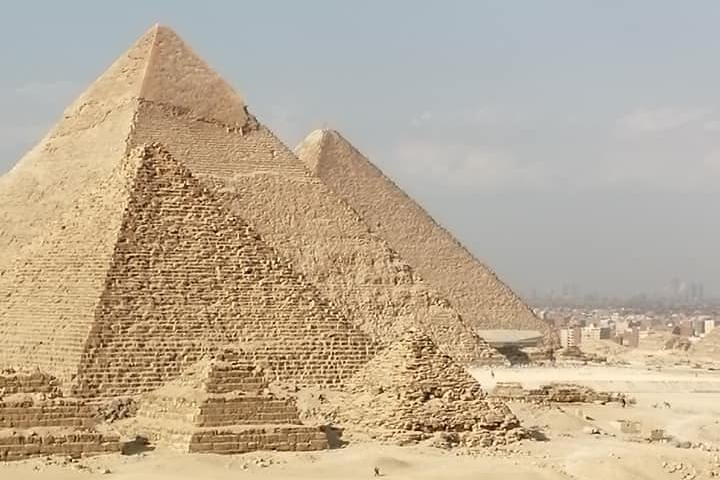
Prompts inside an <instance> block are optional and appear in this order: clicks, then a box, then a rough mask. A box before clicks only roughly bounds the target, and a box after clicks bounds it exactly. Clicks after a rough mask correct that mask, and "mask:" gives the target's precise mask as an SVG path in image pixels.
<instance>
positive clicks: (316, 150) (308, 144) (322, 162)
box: [295, 128, 359, 173]
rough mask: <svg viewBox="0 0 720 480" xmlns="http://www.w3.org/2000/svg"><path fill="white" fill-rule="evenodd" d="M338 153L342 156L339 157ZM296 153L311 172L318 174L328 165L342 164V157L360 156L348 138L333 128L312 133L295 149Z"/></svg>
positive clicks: (319, 129) (320, 129)
mask: <svg viewBox="0 0 720 480" xmlns="http://www.w3.org/2000/svg"><path fill="white" fill-rule="evenodd" d="M331 151H332V153H331ZM338 152H341V154H340V155H337V153H338ZM295 153H296V154H297V156H298V158H300V160H302V162H303V163H305V165H306V166H307V167H308V168H310V170H311V171H313V172H316V173H317V171H318V169H320V168H323V166H326V165H328V164H331V163H332V164H334V163H336V162H341V163H342V158H340V157H343V158H344V157H345V156H354V155H355V154H356V153H357V154H359V152H358V151H357V149H356V148H355V147H354V146H353V145H352V143H350V141H349V140H348V139H347V138H345V137H344V136H343V135H342V134H341V133H340V132H339V131H337V130H335V129H332V128H318V129H316V130H313V131H312V132H310V133H309V134H308V136H307V137H305V139H304V140H303V141H302V142H301V143H300V144H299V145H298V146H297V147H296V148H295Z"/></svg>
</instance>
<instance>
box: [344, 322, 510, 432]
mask: <svg viewBox="0 0 720 480" xmlns="http://www.w3.org/2000/svg"><path fill="white" fill-rule="evenodd" d="M347 392H348V393H347V395H346V396H340V397H338V398H336V399H335V400H334V402H335V412H334V414H335V417H336V419H337V421H338V422H339V424H340V425H343V426H356V427H359V428H360V429H361V430H365V431H367V432H370V433H372V434H376V435H378V436H380V437H385V438H388V439H392V438H403V437H405V438H414V439H416V440H420V439H423V438H428V436H430V435H432V434H434V433H437V432H446V433H447V432H453V433H471V434H473V435H474V436H475V439H474V441H477V442H478V443H482V444H485V445H490V444H494V443H506V442H508V441H512V440H514V439H516V438H517V436H518V435H519V436H522V435H523V434H524V432H523V431H522V430H521V429H520V422H519V420H518V419H517V418H516V417H515V415H513V413H512V412H511V411H510V409H509V408H508V407H507V406H506V405H505V404H504V403H503V402H502V401H497V400H494V399H488V398H486V394H485V392H484V391H483V390H482V388H481V386H480V384H479V383H478V382H477V381H476V380H475V379H474V378H473V377H471V376H470V375H469V374H468V373H467V372H466V371H465V369H463V368H462V367H461V366H459V365H458V364H456V363H455V362H454V361H453V360H452V359H451V358H450V357H449V356H447V355H445V354H443V353H441V352H440V351H438V349H437V347H436V346H435V344H433V342H432V340H431V339H430V338H429V337H428V336H427V335H425V334H423V333H421V332H418V331H413V330H411V331H409V332H407V333H406V334H405V335H404V336H403V337H402V338H401V339H400V340H398V341H396V342H394V343H393V344H392V345H390V346H389V347H388V348H386V349H385V350H383V351H382V352H380V353H379V354H378V355H377V356H375V357H374V358H373V359H372V360H370V362H368V364H366V365H365V366H364V367H363V368H362V369H361V370H360V371H359V372H358V373H356V374H355V375H354V376H353V377H351V379H350V380H349V381H348V383H347Z"/></svg>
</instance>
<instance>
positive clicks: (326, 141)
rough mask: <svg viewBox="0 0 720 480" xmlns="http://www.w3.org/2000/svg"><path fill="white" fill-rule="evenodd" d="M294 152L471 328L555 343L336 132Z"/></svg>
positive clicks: (313, 137)
mask: <svg viewBox="0 0 720 480" xmlns="http://www.w3.org/2000/svg"><path fill="white" fill-rule="evenodd" d="M296 152H297V154H298V156H299V157H300V159H301V160H302V161H303V162H304V163H305V165H307V166H308V168H310V170H312V171H313V172H314V173H315V175H317V176H318V177H319V178H320V179H321V180H322V181H323V182H324V183H325V184H326V185H327V186H328V187H330V188H331V189H332V190H333V191H334V192H335V193H336V194H337V195H339V196H340V197H342V199H343V200H345V201H346V202H347V203H348V205H350V206H351V207H352V208H353V209H354V210H355V211H356V212H358V214H359V215H360V216H361V217H362V218H363V219H364V220H365V222H366V223H367V224H368V225H371V226H372V228H373V229H374V230H375V231H376V232H377V233H378V234H379V235H380V236H382V237H383V238H384V239H385V240H386V241H387V242H388V244H389V245H390V247H391V248H392V249H393V250H395V251H397V252H398V253H399V254H400V256H401V257H402V258H404V259H405V260H406V261H407V262H408V264H409V265H410V266H412V267H413V268H414V269H415V271H416V272H417V273H418V274H420V275H421V276H422V278H423V279H425V280H426V281H427V282H428V284H430V285H431V286H432V287H433V288H435V289H437V291H438V292H440V295H442V296H443V297H445V298H447V299H449V300H450V302H451V303H452V305H453V306H454V307H455V308H457V310H458V311H459V312H460V314H461V315H462V316H463V318H464V319H465V321H467V322H469V323H470V324H471V325H473V327H475V328H476V329H478V330H482V329H519V330H538V331H541V332H544V333H545V334H546V336H547V338H548V340H549V341H551V342H552V343H556V341H557V339H556V338H555V337H556V335H555V333H554V332H553V331H552V329H551V326H550V325H549V324H548V323H546V322H544V321H542V320H540V319H539V318H537V317H536V316H535V314H533V312H532V310H531V309H530V308H529V307H528V306H527V305H526V304H525V303H523V301H522V300H521V299H520V298H519V297H518V296H517V295H516V294H515V293H513V291H512V290H511V289H510V288H509V287H508V286H507V285H505V284H504V283H503V282H502V281H501V280H500V279H499V278H498V277H497V275H495V273H494V272H493V271H492V270H491V269H490V268H489V267H487V266H486V265H484V264H482V263H481V262H480V261H478V260H477V259H476V258H475V257H474V256H473V255H472V254H471V253H470V252H469V251H468V250H467V249H466V248H465V247H463V246H462V244H460V242H459V241H458V240H457V239H455V237H453V236H452V235H451V234H450V233H449V232H448V231H447V230H445V229H444V228H443V227H442V226H440V225H439V224H438V223H437V222H436V221H435V220H434V219H433V218H432V217H430V215H428V213H427V212H426V211H425V210H424V209H423V208H422V207H421V206H420V205H419V204H418V203H417V202H415V201H414V200H413V199H412V198H410V197H409V196H408V195H407V194H406V193H405V192H403V191H402V190H401V189H400V188H399V187H398V186H397V185H395V184H394V183H393V182H392V181H391V180H390V179H389V178H387V177H386V176H385V175H384V174H383V173H382V172H381V171H380V170H379V169H378V168H377V167H375V165H373V164H372V163H370V161H369V160H368V159H367V158H366V157H365V156H363V155H362V154H361V153H360V152H359V151H358V150H357V149H355V148H354V147H353V146H352V145H351V144H350V143H349V142H348V141H347V140H346V139H345V138H343V137H342V135H340V134H339V133H338V132H336V131H333V130H316V131H314V132H312V133H311V134H310V135H308V137H307V138H306V139H305V140H304V141H303V142H302V143H301V144H300V145H299V146H298V148H297V149H296Z"/></svg>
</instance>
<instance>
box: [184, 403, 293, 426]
mask: <svg viewBox="0 0 720 480" xmlns="http://www.w3.org/2000/svg"><path fill="white" fill-rule="evenodd" d="M268 423H286V424H299V423H300V419H299V417H298V414H297V410H296V409H295V405H294V403H293V402H292V401H291V400H287V399H268V398H264V397H259V396H258V397H253V396H243V397H237V398H222V397H215V398H209V399H207V400H206V401H205V402H204V403H203V404H202V406H201V407H200V411H199V413H198V417H197V425H198V426H200V427H222V426H227V425H264V424H268Z"/></svg>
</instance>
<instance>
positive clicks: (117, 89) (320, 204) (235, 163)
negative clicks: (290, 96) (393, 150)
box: [0, 26, 493, 363]
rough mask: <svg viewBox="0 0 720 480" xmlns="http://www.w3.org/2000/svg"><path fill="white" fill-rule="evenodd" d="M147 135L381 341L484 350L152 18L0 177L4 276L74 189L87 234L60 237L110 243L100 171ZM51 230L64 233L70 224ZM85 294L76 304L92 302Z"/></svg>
mask: <svg viewBox="0 0 720 480" xmlns="http://www.w3.org/2000/svg"><path fill="white" fill-rule="evenodd" d="M153 143H160V144H162V145H163V147H164V148H166V149H167V150H168V151H169V153H170V154H171V155H172V156H173V157H174V158H175V159H176V160H177V161H178V162H179V163H181V164H182V165H184V167H186V168H187V169H188V170H189V171H190V173H191V174H192V175H193V176H194V177H195V178H196V179H198V180H199V181H200V183H201V184H202V186H203V188H208V189H210V190H212V191H214V192H215V194H216V195H217V197H218V199H219V201H221V202H222V203H223V206H224V207H225V208H227V209H228V211H230V212H232V213H234V214H236V215H237V216H238V217H240V218H243V219H245V220H247V221H248V223H249V224H250V225H252V226H253V227H254V228H255V229H256V230H257V232H258V234H260V235H261V236H262V237H263V239H264V240H266V241H267V243H268V244H270V245H271V246H272V247H273V248H274V249H275V250H276V251H277V253H278V254H279V256H280V257H282V258H285V259H287V260H288V261H289V262H290V263H291V265H292V266H293V268H294V269H295V271H297V272H299V273H301V274H303V275H304V276H305V277H306V279H307V280H308V281H309V282H311V283H314V284H316V285H317V286H318V287H319V288H320V289H321V291H322V292H323V294H324V296H325V297H326V298H328V299H329V300H330V301H332V302H333V303H334V304H335V305H336V306H337V308H338V309H339V310H340V313H342V314H343V315H344V316H345V317H346V318H348V319H350V320H351V321H352V322H353V323H355V324H357V325H359V326H360V327H361V328H362V329H363V330H364V331H365V332H366V333H368V334H369V335H370V336H371V337H372V338H373V339H374V340H376V341H379V342H380V343H387V342H388V341H390V340H392V339H393V338H397V336H398V335H399V334H400V333H401V332H402V331H404V330H405V329H406V328H408V326H411V325H420V326H422V328H423V329H424V330H425V331H427V332H428V333H429V334H430V335H431V336H432V337H433V340H434V341H436V342H437V343H438V345H440V347H441V348H443V349H444V350H445V351H447V352H448V353H450V354H452V355H453V356H454V357H455V358H457V359H458V360H459V361H462V362H464V363H471V362H473V361H477V360H478V359H482V358H486V357H488V356H492V354H493V351H492V350H491V349H489V347H488V346H487V344H486V343H484V342H483V341H482V340H481V339H480V338H479V337H478V336H477V335H476V334H475V333H474V332H473V330H472V329H471V328H470V326H469V325H467V324H466V323H465V322H464V320H463V319H462V318H461V317H460V316H459V314H458V313H457V311H456V310H455V309H454V308H453V307H452V306H451V305H450V304H449V303H448V301H447V300H446V299H445V298H444V297H442V296H440V295H438V294H437V293H436V292H435V291H433V290H432V289H430V288H429V287H428V285H427V284H426V283H425V282H424V281H423V280H422V279H420V278H419V277H418V275H417V274H416V273H415V272H414V271H413V270H412V269H411V268H410V267H409V266H408V264H407V263H405V262H404V261H403V260H402V258H400V257H399V256H398V255H397V253H396V252H394V251H393V250H392V249H391V248H390V247H389V246H388V245H387V244H386V243H385V241H384V240H383V239H382V238H381V237H379V236H377V235H374V234H373V233H372V232H371V231H370V229H369V228H368V226H367V225H366V224H365V223H364V222H363V221H362V219H361V218H360V217H358V216H357V214H356V213H355V212H354V211H353V210H352V209H351V208H350V207H348V206H347V205H346V204H345V202H344V201H343V200H341V199H340V198H338V197H337V196H336V195H334V194H333V193H332V191H331V190H330V189H329V188H327V187H326V186H325V185H323V183H322V182H321V181H320V180H319V179H317V178H315V177H314V176H313V175H311V174H310V173H309V172H308V171H307V169H306V167H305V166H304V165H303V164H302V162H301V161H300V160H299V159H297V157H295V156H294V154H293V153H292V152H291V151H290V150H289V149H288V148H287V147H285V146H284V145H283V144H282V143H281V142H280V141H279V140H278V139H277V138H276V137H275V136H274V135H273V134H272V133H271V132H270V131H269V130H268V129H267V128H265V127H264V126H262V125H261V124H260V123H258V122H257V120H256V119H255V118H254V117H253V116H252V115H250V114H249V113H248V111H247V108H246V106H245V104H244V102H243V100H242V99H241V98H240V97H239V96H238V95H237V94H236V93H235V92H234V91H233V90H232V88H231V87H230V86H228V85H227V83H225V82H224V81H223V80H222V79H221V78H220V77H219V76H218V75H217V74H216V73H215V72H213V71H212V70H211V69H210V68H209V67H208V66H207V65H206V64H205V63H204V62H203V61H202V60H201V59H199V58H198V57H197V56H196V55H195V54H194V53H193V52H192V51H191V50H190V49H189V48H188V47H187V45H185V44H184V43H183V42H182V41H181V40H180V39H179V38H178V37H177V36H176V35H175V34H174V33H173V32H172V31H171V30H169V29H167V28H164V27H159V26H156V27H154V28H152V29H151V30H150V31H149V32H147V33H146V34H145V35H144V36H143V37H142V38H141V39H140V40H139V41H138V42H137V43H136V44H135V45H134V46H133V47H132V48H131V49H130V50H129V51H128V52H126V53H125V54H124V55H123V56H121V57H120V58H119V59H118V60H117V61H116V62H115V63H114V64H113V65H112V66H111V67H110V68H109V69H108V70H107V71H106V72H105V73H104V74H103V75H102V76H101V77H100V78H99V79H98V80H97V81H96V82H95V83H94V84H93V85H92V86H91V87H90V88H89V89H88V91H87V92H86V93H85V94H83V95H82V96H81V98H80V99H78V100H77V101H76V102H75V103H74V104H73V105H72V106H71V107H70V108H69V109H68V110H67V111H66V113H65V118H64V119H63V120H62V121H61V122H60V124H59V125H58V126H57V127H56V128H55V129H54V130H53V131H52V132H50V134H49V135H48V136H47V137H46V138H45V139H44V140H43V141H42V142H41V143H40V144H39V145H38V146H37V147H36V148H34V149H33V150H32V151H31V152H30V153H29V154H28V155H27V156H26V157H25V158H23V159H22V160H21V162H20V163H19V164H18V165H17V166H16V167H15V168H14V169H13V170H12V171H11V172H10V173H9V174H8V175H6V176H5V177H3V178H2V180H1V181H0V205H2V207H1V208H0V222H2V224H3V225H4V227H3V231H2V233H0V248H2V249H3V252H4V253H3V254H2V259H1V260H0V272H3V271H4V272H5V274H4V277H6V278H7V277H8V276H9V275H10V274H9V273H8V272H9V271H10V269H11V268H13V267H11V264H17V263H18V262H19V263H22V262H24V261H25V259H30V258H33V257H34V256H35V254H34V253H32V252H33V251H34V249H36V248H38V249H40V250H43V249H45V248H47V245H46V240H45V239H46V238H47V237H48V235H49V233H50V232H48V231H47V225H48V224H51V223H53V222H55V221H56V219H58V218H61V217H64V216H67V215H70V216H72V215H73V212H74V211H75V210H76V207H75V203H76V202H77V201H79V199H82V198H85V199H86V200H85V201H86V202H87V203H88V204H89V205H90V208H92V212H91V213H89V214H88V215H86V216H84V217H83V218H84V221H86V223H87V225H88V226H87V227H86V228H85V229H81V230H78V231H80V232H82V233H80V238H85V237H86V235H85V233H86V232H87V231H88V230H87V229H96V230H97V235H93V236H92V239H91V240H92V242H97V243H98V245H95V244H93V245H90V243H92V242H77V241H74V242H73V245H77V248H78V249H84V248H87V251H86V252H84V253H82V254H81V256H83V257H85V256H86V254H87V255H98V254H101V252H102V251H103V249H105V250H104V251H109V250H108V249H109V248H111V245H112V244H113V241H114V237H113V233H112V230H111V229H106V228H99V226H100V225H102V224H104V223H107V222H109V223H112V222H117V219H118V218H120V216H121V215H122V210H121V209H119V208H118V207H119V206H120V205H122V202H118V201H116V199H115V198H113V197H112V195H114V194H113V193H112V192H113V189H112V188H106V186H104V185H102V182H105V181H108V179H109V178H110V176H111V175H112V174H113V172H115V171H116V169H117V168H116V167H117V164H118V159H119V158H122V156H123V155H124V154H125V152H127V151H128V150H130V149H133V148H135V147H142V146H143V145H149V144H153ZM110 182H111V183H112V181H111V180H110ZM117 195H120V196H122V193H119V194H117ZM103 202H104V203H103ZM92 215H94V217H93V216H92ZM62 233H63V236H64V237H65V238H69V237H70V236H71V235H73V234H75V233H76V232H75V231H63V232H62ZM80 238H77V239H76V240H79V239H80ZM101 263H102V262H101ZM98 265H99V264H98ZM63 268H74V266H73V265H72V264H71V266H67V265H66V266H65V267H63ZM83 268H87V265H84V266H83ZM93 278H99V277H96V276H93ZM87 281H89V282H90V281H91V280H89V279H88V280H87ZM64 288H70V289H71V290H72V289H73V288H74V287H72V286H67V287H64ZM77 288H78V289H79V288H84V286H80V285H78V286H77ZM92 288H98V285H97V284H93V287H92ZM48 295H52V294H51V293H48ZM71 296H72V297H75V298H76V299H79V298H80V297H82V295H78V292H77V291H76V290H72V291H68V292H67V295H64V298H66V299H67V298H69V297H71ZM74 301H78V300H74ZM87 301H88V302H90V303H87V304H85V305H84V308H85V311H89V310H90V309H91V308H92V305H93V303H92V300H87ZM75 310H76V309H75V308H74V307H73V311H75ZM0 318H2V317H0ZM66 330H67V329H66Z"/></svg>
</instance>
